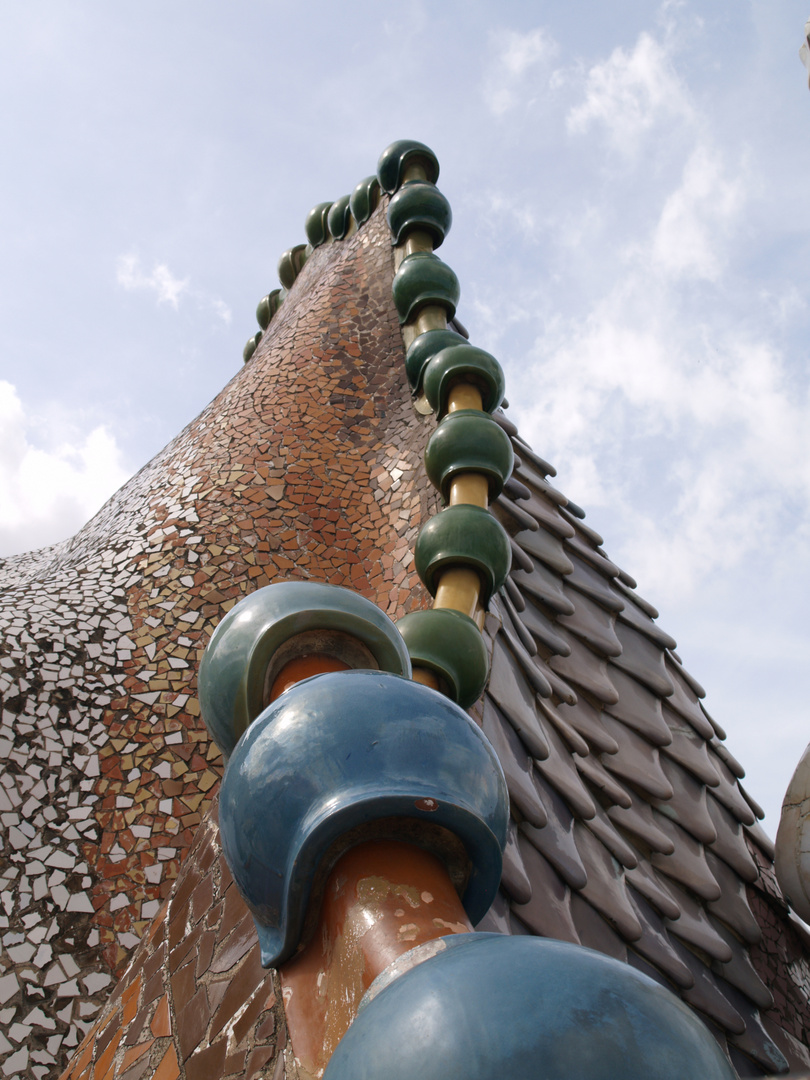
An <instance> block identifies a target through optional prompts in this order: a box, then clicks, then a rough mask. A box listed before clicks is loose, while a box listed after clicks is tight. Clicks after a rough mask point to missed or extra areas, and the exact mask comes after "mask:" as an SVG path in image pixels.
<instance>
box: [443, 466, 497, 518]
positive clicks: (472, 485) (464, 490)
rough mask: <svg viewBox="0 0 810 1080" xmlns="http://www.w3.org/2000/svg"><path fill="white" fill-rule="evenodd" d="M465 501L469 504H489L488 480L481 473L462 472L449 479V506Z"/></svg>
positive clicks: (485, 506) (484, 505) (484, 506)
mask: <svg viewBox="0 0 810 1080" xmlns="http://www.w3.org/2000/svg"><path fill="white" fill-rule="evenodd" d="M459 503H466V504H467V505H471V506H483V508H484V509H485V510H486V508H487V506H488V505H489V481H488V480H487V478H486V477H485V476H483V475H482V474H481V473H475V472H463V473H459V474H458V475H457V476H455V477H453V479H452V480H451V481H450V499H449V504H450V506H458V505H459Z"/></svg>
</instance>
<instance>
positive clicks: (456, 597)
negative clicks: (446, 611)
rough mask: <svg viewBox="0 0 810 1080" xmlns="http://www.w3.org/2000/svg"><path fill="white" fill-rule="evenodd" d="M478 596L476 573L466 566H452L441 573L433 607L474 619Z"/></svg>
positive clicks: (478, 587) (478, 585) (478, 582)
mask: <svg viewBox="0 0 810 1080" xmlns="http://www.w3.org/2000/svg"><path fill="white" fill-rule="evenodd" d="M480 594H481V579H480V578H479V577H478V574H477V572H476V571H475V570H470V569H469V567H467V566H453V567H450V568H449V569H447V570H445V571H444V572H443V574H442V576H441V581H440V582H439V587H438V589H437V590H436V599H435V600H434V601H433V606H434V607H435V608H453V610H454V611H460V612H461V613H462V615H469V617H470V618H471V619H474V618H475V614H476V610H477V608H478V598H479V596H480Z"/></svg>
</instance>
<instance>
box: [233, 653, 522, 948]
mask: <svg viewBox="0 0 810 1080" xmlns="http://www.w3.org/2000/svg"><path fill="white" fill-rule="evenodd" d="M508 816H509V798H508V794H507V790H506V781H505V780H504V776H503V772H502V771H501V766H500V764H499V762H498V759H497V757H496V755H495V752H494V750H493V749H492V747H491V746H490V744H489V742H488V740H487V739H486V737H485V736H484V735H483V733H482V732H481V731H480V729H479V728H478V727H477V726H476V725H475V724H474V723H473V722H472V720H470V718H469V717H468V716H467V714H466V713H465V712H463V711H462V710H461V709H460V708H459V707H458V705H454V704H453V702H451V701H450V700H448V698H446V697H444V696H443V695H441V694H438V693H436V692H435V691H434V690H429V689H428V688H427V687H426V686H421V685H420V684H419V683H415V682H411V681H410V680H409V679H404V678H401V677H399V676H396V675H390V674H388V673H386V672H381V671H341V672H337V673H332V674H324V675H315V676H313V677H312V678H310V679H305V680H304V681H303V682H300V683H298V684H297V685H296V686H293V687H292V688H291V689H290V690H288V691H287V692H286V693H284V694H282V695H281V696H280V697H279V698H277V699H276V701H274V702H273V703H272V704H271V705H270V706H268V708H267V709H266V710H265V711H264V712H263V713H262V714H261V716H260V717H259V718H258V719H257V720H256V721H255V722H254V723H253V724H252V725H251V727H250V728H249V729H248V730H247V731H246V732H245V734H244V735H243V736H242V738H241V739H240V740H239V742H238V744H237V746H236V748H235V750H234V752H233V755H232V757H231V759H230V761H229V763H228V767H227V770H226V772H225V776H224V779H223V781H222V788H221V792H220V803H219V823H220V832H221V837H222V848H223V851H224V853H225V857H226V859H227V861H228V865H229V867H230V869H231V873H232V874H233V877H234V881H235V882H236V885H237V888H238V889H239V891H240V893H241V894H242V896H243V897H244V899H245V901H246V902H247V904H248V906H249V907H250V909H251V911H252V912H253V915H254V918H255V921H256V928H257V931H258V935H259V941H260V944H261V947H262V963H263V964H264V965H265V966H266V967H269V966H271V965H278V964H279V963H281V962H282V961H283V960H285V959H287V958H288V957H289V956H290V955H292V953H293V952H294V951H295V949H296V948H297V947H298V945H299V943H300V940H301V931H302V927H303V924H304V917H305V914H306V911H307V905H308V903H309V900H310V896H311V893H312V888H313V882H314V881H315V879H316V875H320V876H319V878H318V880H320V881H322V880H323V874H324V866H323V863H324V860H325V859H328V860H329V861H330V863H331V864H334V862H336V861H337V859H338V858H339V856H340V854H341V853H342V851H343V850H345V849H346V847H348V846H350V845H349V844H348V843H344V844H343V846H342V847H341V842H342V838H345V837H346V836H347V834H351V835H352V837H353V841H352V842H354V843H359V842H361V841H362V840H363V839H366V838H368V835H367V834H368V830H369V829H372V828H378V823H379V822H381V821H382V822H386V823H391V822H393V823H394V824H393V825H391V824H386V825H385V826H384V827H383V828H384V829H388V830H389V831H388V832H385V831H383V832H382V833H380V832H379V831H377V832H376V834H375V835H376V836H380V835H391V836H396V835H399V834H398V832H397V830H400V829H401V827H402V822H403V821H407V822H408V823H409V824H408V828H409V829H412V830H415V833H414V835H415V837H416V839H415V840H414V842H416V843H418V842H419V839H418V837H419V834H420V830H421V833H423V834H424V833H425V829H426V827H427V828H429V829H432V830H434V831H435V827H436V826H439V827H440V828H441V829H444V830H446V831H447V832H448V833H450V834H452V836H453V837H456V838H457V840H458V841H460V843H461V845H463V849H464V850H465V851H466V854H467V859H468V860H469V863H470V872H469V879H468V881H467V884H466V888H465V889H464V890H463V892H462V895H461V900H462V903H463V904H464V907H465V909H466V911H467V913H468V915H469V917H470V920H471V922H473V923H475V922H477V921H478V920H479V919H481V918H483V916H484V915H485V914H486V911H487V910H488V908H489V906H490V904H491V903H492V901H493V899H494V898H495V894H496V892H497V890H498V885H499V882H500V877H501V869H502V852H503V848H504V846H505V844H506V826H507V820H508ZM411 823H413V824H411Z"/></svg>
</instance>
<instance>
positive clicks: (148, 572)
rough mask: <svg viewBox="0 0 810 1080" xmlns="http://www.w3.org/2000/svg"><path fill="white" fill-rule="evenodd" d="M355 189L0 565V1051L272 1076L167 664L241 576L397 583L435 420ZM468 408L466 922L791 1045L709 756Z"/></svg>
mask: <svg viewBox="0 0 810 1080" xmlns="http://www.w3.org/2000/svg"><path fill="white" fill-rule="evenodd" d="M434 179H435V177H434ZM428 182H432V181H430V180H429V178H428ZM364 197H365V199H366V203H365V210H364V209H363V199H362V198H360V197H357V198H355V201H354V203H353V204H352V203H350V202H349V201H348V200H347V201H346V205H345V206H342V205H341V206H340V207H338V212H336V211H335V210H334V207H331V206H329V204H325V208H324V207H321V208H320V209H319V213H318V214H315V216H314V217H313V216H312V215H311V217H310V220H309V221H308V237H309V239H310V243H311V244H315V245H317V246H315V250H314V251H313V252H311V253H310V252H309V251H308V250H307V249H305V248H304V247H303V245H301V246H300V247H299V248H296V249H291V251H290V252H288V253H286V254H285V256H284V258H283V259H282V266H281V269H280V276H281V280H282V284H283V286H284V290H283V291H282V292H280V293H275V294H274V293H270V294H268V297H267V298H265V301H263V302H262V304H260V311H259V318H260V324H261V325H262V327H263V331H262V333H260V334H257V335H255V336H254V338H253V339H251V342H250V343H249V346H248V347H247V348H246V352H245V355H246V358H247V363H246V364H245V366H244V367H243V368H242V369H241V370H240V372H239V373H238V374H237V375H236V376H235V378H234V379H233V380H232V381H231V382H230V383H229V385H228V386H226V387H225V389H224V390H223V391H222V393H221V394H220V395H219V396H218V397H217V399H215V401H214V402H212V404H211V405H210V406H209V407H208V408H207V409H206V410H205V411H204V412H203V413H202V414H201V416H200V417H198V418H197V420H195V421H194V422H193V423H192V424H190V425H189V427H188V428H187V429H186V430H185V431H184V432H182V433H181V434H180V435H179V436H178V437H177V439H175V440H174V441H173V442H172V443H171V444H170V445H169V446H168V447H167V448H166V449H165V450H164V451H163V452H162V453H161V454H160V455H158V457H156V458H155V459H154V460H153V461H152V462H151V463H150V464H149V465H148V466H147V467H146V468H145V469H143V470H142V471H141V472H140V473H139V474H138V475H137V476H136V477H134V478H133V480H132V481H130V482H129V483H128V484H127V485H125V487H124V488H122V490H121V491H120V492H119V493H118V494H117V495H116V496H115V497H114V498H113V499H112V500H111V501H110V502H109V503H108V504H107V505H106V506H105V507H104V509H103V510H102V511H101V512H100V513H99V515H97V516H96V518H94V519H93V520H92V521H91V522H90V523H89V524H88V526H86V527H85V529H83V530H82V531H81V532H80V533H79V534H77V536H76V537H74V538H73V539H72V540H70V541H68V542H66V543H64V544H61V545H57V546H56V547H53V548H49V549H45V550H44V551H40V552H35V553H32V554H31V555H27V556H21V557H19V558H15V559H9V560H6V561H5V563H4V564H3V565H2V567H0V587H1V588H2V592H1V593H0V607H1V608H2V619H3V627H4V631H3V634H4V636H3V644H2V650H0V693H2V727H0V746H2V748H3V750H4V754H3V758H4V766H5V767H4V772H3V776H2V778H0V823H2V844H3V847H2V863H0V888H2V900H3V913H2V916H0V934H1V935H2V943H3V952H2V960H0V1032H2V1034H0V1069H2V1072H3V1075H4V1076H6V1077H12V1078H13V1077H15V1076H18V1077H20V1078H22V1077H26V1078H27V1077H29V1076H33V1077H37V1078H38V1080H44V1078H46V1077H48V1078H50V1077H54V1078H55V1077H57V1076H58V1075H59V1074H60V1071H61V1069H62V1068H63V1066H64V1065H65V1063H66V1062H68V1061H69V1065H68V1068H67V1071H66V1073H65V1077H66V1078H67V1077H70V1080H112V1078H113V1077H116V1078H122V1080H140V1078H142V1077H143V1078H147V1077H155V1078H157V1080H175V1078H176V1077H181V1076H182V1077H187V1078H189V1080H206V1078H208V1077H216V1078H220V1077H222V1078H224V1077H231V1076H234V1077H235V1076H239V1077H245V1078H248V1077H272V1078H273V1080H279V1078H280V1077H282V1076H284V1075H288V1076H291V1077H292V1076H295V1075H296V1068H295V1062H294V1055H293V1053H292V1050H291V1048H290V1046H289V1044H288V1042H287V1036H286V1027H285V1021H284V1013H283V1002H282V1001H281V998H280V993H279V987H278V984H277V982H276V981H275V980H274V976H273V974H272V973H267V972H264V971H263V970H262V969H261V968H260V966H259V963H258V947H257V945H256V941H255V930H254V927H253V923H252V920H251V919H250V918H249V916H248V915H247V911H246V909H245V908H244V905H243V903H242V901H241V900H240V898H239V897H238V895H237V894H236V892H235V890H234V888H233V886H232V882H231V880H230V875H229V873H228V870H227V867H226V866H225V864H224V862H223V861H222V860H221V858H220V852H219V845H218V838H217V823H216V804H215V801H214V800H215V794H216V791H217V786H218V782H219V778H220V774H221V760H220V756H219V752H218V751H217V750H216V748H215V747H214V745H213V743H211V742H210V740H209V738H208V735H207V733H206V731H205V729H204V727H203V726H202V724H201V722H200V719H199V708H198V705H197V699H196V696H195V687H196V672H197V667H198V664H199V660H200V657H201V654H202V650H203V648H204V646H205V644H206V642H207V640H208V638H209V636H210V634H211V632H212V630H213V628H214V626H215V625H216V624H217V622H218V621H219V619H220V618H221V617H222V615H223V614H224V613H225V612H226V611H228V610H229V609H230V607H231V606H232V605H233V604H234V603H235V602H236V601H237V600H238V599H239V598H241V597H242V596H245V595H246V594H247V593H249V592H252V591H253V590H255V589H256V588H258V587H260V586H262V585H265V584H268V583H270V582H273V581H277V580H287V579H291V578H293V579H294V578H303V579H307V578H308V579H312V580H317V581H327V582H330V583H332V584H339V585H344V586H347V587H349V588H352V589H355V590H358V591H360V592H362V593H363V594H364V595H365V596H367V597H369V598H370V599H372V600H373V601H374V602H375V603H377V604H378V605H379V606H380V607H381V608H382V609H383V610H384V611H386V612H387V613H388V614H390V615H391V616H392V617H394V618H396V617H398V616H399V615H401V614H403V613H405V612H407V611H411V610H414V609H415V608H420V607H425V606H427V604H428V596H427V594H426V592H425V591H424V589H423V587H422V585H421V583H420V581H419V578H418V576H417V574H416V572H415V569H414V566H413V554H412V552H413V548H414V543H415V540H416V536H417V534H418V531H419V528H420V526H421V525H422V523H423V522H424V521H426V520H428V518H430V516H431V515H433V514H435V513H436V511H437V510H438V508H439V502H438V496H437V493H436V492H435V491H434V490H433V488H432V487H431V486H430V484H429V483H428V481H427V480H426V478H425V474H424V466H423V454H424V450H425V445H426V443H427V440H428V437H429V436H430V434H431V432H432V431H433V430H434V427H435V421H434V419H433V418H432V417H430V416H426V415H424V412H420V411H416V410H415V409H414V405H413V401H412V396H411V392H410V387H409V384H408V379H407V377H406V369H405V347H404V344H403V331H402V330H401V328H400V317H398V314H397V309H396V307H395V305H394V300H393V298H392V281H393V280H394V274H395V269H396V267H395V257H394V253H393V252H392V246H391V234H390V232H389V229H388V224H387V222H386V210H387V208H388V205H389V200H388V197H387V196H385V195H383V196H382V198H381V202H380V206H379V207H378V209H377V210H376V211H375V212H374V213H371V207H372V205H373V202H374V189H373V185H370V184H368V183H367V184H366V187H365V196H364ZM423 202H424V205H425V206H427V207H428V210H426V211H424V215H423V216H425V219H426V220H427V219H430V220H432V218H435V217H436V216H439V217H441V218H442V220H443V223H444V224H443V226H442V227H449V219H448V218H447V214H446V211H445V209H444V206H443V204H442V203H441V201H440V200H436V199H431V198H428V197H427V195H426V196H425V199H424V200H423ZM335 205H336V206H337V204H335ZM355 211H356V212H355ZM366 211H367V212H368V214H369V215H370V216H367V218H366V217H365V216H364V215H365V214H366ZM420 212H421V211H420ZM347 214H348V217H347ZM352 214H354V218H352ZM431 215H432V217H431ZM402 216H403V218H407V215H406V214H403V215H402ZM361 219H363V220H362V221H361ZM353 221H356V222H359V223H360V227H359V228H356V226H355V224H353ZM347 223H348V224H347ZM394 223H395V225H396V227H397V228H400V227H404V226H402V222H400V220H399V218H397V217H396V216H395V218H394ZM406 224H407V223H406ZM422 224H423V225H424V221H423V222H422ZM319 229H320V233H319V232H318V230H319ZM330 231H331V237H332V240H331V241H329V239H328V238H329V236H330ZM427 231H428V232H429V233H430V228H428V229H427ZM344 234H345V236H344ZM337 237H340V239H335V238H337ZM321 240H327V242H325V243H321V242H320V241H321ZM433 246H436V242H435V236H434V237H433ZM430 258H431V259H436V257H435V256H433V255H431V256H430ZM426 261H427V260H422V262H423V263H424V262H426ZM430 265H431V268H432V270H431V272H433V270H435V263H431V264H430ZM439 278H441V281H440V282H439V286H437V287H441V288H446V289H447V290H449V291H452V288H453V285H452V281H451V279H450V278H449V276H448V275H447V274H444V271H439V273H438V275H437V281H438V280H439ZM442 282H444V283H445V284H442ZM409 287H410V286H409ZM414 288H416V287H414ZM417 292H418V288H417ZM414 295H415V294H414ZM448 295H449V293H448ZM456 299H457V298H456ZM456 299H453V301H452V302H453V307H454V306H455V303H456ZM400 310H401V309H400ZM409 318H410V317H409V316H408V317H406V318H405V319H404V327H405V334H406V343H407V344H410V341H409V340H408V333H407V331H408V326H409ZM411 336H412V335H411ZM494 417H495V419H496V421H497V423H498V424H499V425H500V426H501V427H502V428H503V429H504V430H505V431H506V433H507V434H508V435H509V437H510V440H511V443H512V447H513V449H514V454H515V458H516V463H515V470H514V473H513V474H512V477H511V479H510V480H509V481H508V483H507V485H506V488H505V489H504V491H503V493H502V494H501V495H500V496H499V497H498V499H497V500H496V503H495V505H494V506H493V513H494V514H495V515H496V517H497V518H498V519H499V520H500V522H501V523H502V525H503V526H504V527H505V529H506V530H507V533H508V534H509V537H510V540H511V548H512V567H511V572H510V574H509V577H508V579H507V582H506V584H505V586H504V587H503V588H502V589H501V590H500V592H499V593H498V594H497V595H496V596H495V597H493V599H492V600H491V602H490V605H489V612H488V615H487V618H486V623H485V638H486V641H487V646H488V649H489V652H490V657H491V671H490V677H489V683H488V687H487V690H486V692H485V694H484V697H483V699H482V700H481V701H480V702H479V703H478V704H477V705H476V706H475V707H474V708H473V710H472V715H473V716H474V718H475V719H476V720H477V722H478V723H479V724H480V725H481V727H482V729H483V731H484V732H485V734H486V735H487V737H488V738H489V740H490V742H491V743H492V745H493V746H494V748H495V750H496V752H497V754H498V757H499V758H500V761H501V764H502V766H503V769H504V772H505V774H506V779H507V783H508V787H509V795H510V801H511V807H512V820H511V824H510V830H509V842H508V845H507V851H506V859H505V866H504V875H503V880H502V887H501V891H500V894H499V896H498V899H497V900H496V902H495V904H494V906H493V907H492V909H491V910H490V912H489V914H488V915H487V916H486V917H485V919H484V921H483V923H482V924H481V925H480V927H479V928H480V929H485V930H490V931H496V932H499V933H505V934H537V935H541V936H545V937H553V938H558V939H561V940H564V941H570V942H574V943H580V944H583V945H586V946H589V947H591V948H594V949H597V950H598V951H600V952H603V953H605V954H607V955H609V956H611V957H614V958H617V959H620V960H622V961H624V962H626V963H629V964H631V965H633V966H634V967H636V968H638V969H639V970H641V971H642V972H644V973H646V974H649V975H650V976H651V977H653V978H654V979H656V980H658V981H659V982H662V983H663V984H665V985H666V986H668V987H669V988H671V989H674V990H675V991H676V992H677V993H678V994H679V995H680V996H681V997H682V998H683V999H684V1000H685V1001H686V1002H687V1003H688V1004H689V1005H690V1006H691V1007H692V1008H694V1009H695V1010H697V1012H698V1013H699V1015H701V1016H702V1017H703V1018H704V1019H705V1020H706V1021H707V1023H708V1024H709V1026H710V1029H711V1030H712V1032H713V1034H715V1036H716V1038H717V1040H718V1041H719V1043H720V1045H721V1046H722V1048H723V1049H724V1050H725V1051H726V1052H727V1053H728V1054H729V1056H730V1059H731V1061H732V1062H733V1064H734V1065H735V1067H736V1068H737V1070H738V1072H739V1074H740V1075H741V1076H757V1075H768V1074H771V1073H777V1072H780V1071H784V1069H785V1067H786V1066H787V1065H788V1064H789V1065H790V1066H791V1067H792V1068H794V1069H799V1068H805V1069H806V1068H807V1066H808V1065H810V1056H808V1052H807V1030H806V1025H807V1024H808V1022H810V1014H809V1013H808V993H810V967H808V961H807V957H808V946H807V941H806V937H805V932H804V930H803V928H802V927H801V926H800V925H799V924H798V923H797V922H796V921H795V920H793V919H792V918H791V917H790V915H789V913H788V909H787V906H786V904H785V902H784V900H783V899H782V897H781V894H780V892H779V888H778V886H777V884H776V882H775V879H774V877H773V872H772V855H773V852H772V847H771V845H770V842H769V841H768V839H767V837H766V836H765V834H764V833H763V832H762V831H761V830H760V829H759V828H758V826H757V824H756V819H757V817H758V816H759V810H758V807H757V806H756V803H755V802H754V801H753V800H752V799H751V798H750V797H749V796H748V795H747V794H746V793H745V791H744V790H743V788H742V787H741V786H740V784H739V780H740V779H741V777H742V769H741V767H740V766H739V765H738V763H737V762H736V761H735V760H734V758H733V756H732V755H731V754H730V752H729V751H728V750H727V749H726V748H725V745H724V733H723V732H722V729H721V728H720V726H719V725H718V724H717V723H716V722H715V721H714V719H713V718H712V717H711V716H710V715H709V714H708V712H707V711H706V710H705V709H704V707H703V705H702V698H703V691H702V689H701V688H700V686H699V685H698V684H697V683H696V682H695V680H694V679H693V678H692V677H691V676H690V675H689V674H688V673H687V671H686V670H685V669H684V667H683V665H682V663H681V661H680V659H679V657H678V655H677V654H676V653H675V651H674V650H675V643H674V641H673V640H672V639H671V638H670V637H669V636H668V635H667V634H666V633H665V632H664V631H663V630H661V629H660V628H659V627H658V625H657V622H656V621H655V620H656V617H657V613H656V612H655V609H654V608H653V607H652V606H651V605H650V604H649V603H648V602H647V601H646V600H644V599H643V598H642V597H640V596H639V595H638V594H637V592H636V590H635V582H634V581H633V580H632V578H631V577H630V576H629V575H628V574H626V573H625V572H624V571H622V570H621V569H620V568H619V567H617V566H616V565H615V564H614V563H613V562H612V561H611V560H610V559H609V557H608V556H607V554H606V553H605V551H604V548H603V541H602V538H601V537H600V536H598V534H596V533H595V532H594V531H593V530H592V529H590V528H589V527H588V526H587V525H586V524H585V522H584V520H583V517H584V515H583V512H582V511H581V510H580V509H579V508H578V507H577V506H576V505H575V504H574V503H572V502H570V501H569V500H568V499H567V497H566V496H565V495H563V494H562V493H561V492H560V491H559V490H557V489H556V488H555V487H554V486H553V485H552V483H551V480H550V478H552V477H553V475H554V470H553V469H552V468H551V466H550V465H549V464H547V463H546V462H545V461H544V460H543V459H542V458H541V457H539V456H538V455H537V454H536V453H535V452H534V451H533V450H532V449H531V448H530V447H529V446H528V445H527V444H526V443H525V441H523V440H522V439H521V438H520V436H519V434H518V432H517V431H516V429H515V428H514V426H513V425H512V424H511V423H510V421H509V420H508V419H507V418H506V416H505V415H504V413H503V411H502V410H497V411H496V412H495V413H494ZM119 976H122V977H121V978H120V981H119ZM77 1048H78V1049H77Z"/></svg>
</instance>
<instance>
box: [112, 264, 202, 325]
mask: <svg viewBox="0 0 810 1080" xmlns="http://www.w3.org/2000/svg"><path fill="white" fill-rule="evenodd" d="M116 278H117V281H118V284H119V285H122V286H123V287H124V288H125V289H127V291H129V292H134V291H137V290H146V291H148V292H153V293H155V294H156V296H157V300H158V303H159V304H163V303H167V304H171V306H172V307H173V308H174V309H175V311H176V310H177V308H178V306H179V303H180V297H181V296H182V295H183V293H185V292H188V278H184V279H183V280H182V281H181V280H180V279H179V278H176V277H175V276H174V275H173V274H172V272H171V270H169V268H168V266H166V264H165V263H158V264H156V265H155V267H154V269H153V270H152V273H151V274H145V273H144V272H143V270H142V269H141V260H140V258H139V257H138V256H137V255H134V254H129V255H121V256H120V257H119V259H118V269H117V272H116Z"/></svg>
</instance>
